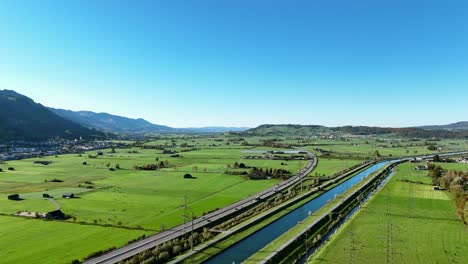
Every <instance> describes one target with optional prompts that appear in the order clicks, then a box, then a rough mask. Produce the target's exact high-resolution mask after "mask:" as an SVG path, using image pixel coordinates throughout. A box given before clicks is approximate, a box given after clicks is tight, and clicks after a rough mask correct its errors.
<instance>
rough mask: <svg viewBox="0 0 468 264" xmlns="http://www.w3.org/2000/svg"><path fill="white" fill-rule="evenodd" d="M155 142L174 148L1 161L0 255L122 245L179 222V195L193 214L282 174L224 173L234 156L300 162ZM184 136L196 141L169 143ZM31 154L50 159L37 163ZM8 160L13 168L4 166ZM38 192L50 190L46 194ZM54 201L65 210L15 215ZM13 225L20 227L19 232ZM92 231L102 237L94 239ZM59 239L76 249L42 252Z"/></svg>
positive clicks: (219, 146)
mask: <svg viewBox="0 0 468 264" xmlns="http://www.w3.org/2000/svg"><path fill="white" fill-rule="evenodd" d="M194 140H195V142H193V141H194ZM117 143H118V142H117ZM161 143H162V144H166V143H167V144H168V146H171V147H168V149H170V150H172V151H175V152H177V154H178V155H179V156H178V157H171V155H173V154H163V153H162V150H159V149H142V148H136V147H134V148H117V149H115V151H112V150H111V149H106V150H103V151H102V152H103V153H102V155H98V151H92V152H88V153H83V154H69V155H59V156H48V157H42V158H34V159H25V160H17V161H8V162H7V163H5V164H0V168H2V170H3V172H0V214H1V216H0V218H1V219H0V222H1V224H0V234H1V236H2V243H4V244H2V245H0V248H1V250H0V257H1V258H2V260H5V261H6V260H7V261H8V262H7V263H17V262H18V260H19V259H17V258H19V257H21V260H26V259H27V260H30V261H28V262H34V263H66V262H70V261H71V260H73V259H82V258H84V257H86V256H88V255H89V254H91V253H93V252H96V251H99V250H105V249H108V248H111V247H118V246H122V245H124V244H125V243H126V242H128V241H130V240H132V239H136V238H138V237H140V236H141V235H143V234H144V235H149V234H154V233H156V232H158V231H160V230H163V229H167V228H170V227H172V226H175V225H177V224H180V223H183V221H184V220H183V217H182V215H183V204H184V201H185V200H184V196H185V195H186V197H187V202H188V206H189V210H190V211H191V212H193V213H194V216H201V215H202V214H204V213H207V212H209V211H212V210H215V209H216V208H221V207H224V206H226V205H229V204H231V203H234V202H236V201H238V200H240V199H243V198H245V197H248V196H250V195H253V194H254V193H257V192H259V191H261V190H263V189H266V188H268V187H270V186H273V185H275V184H276V183H278V182H279V181H280V179H265V180H250V179H249V178H248V177H246V176H240V175H231V174H225V172H226V171H241V170H242V169H238V168H233V167H232V166H233V164H234V163H235V162H238V163H245V165H246V166H251V167H258V168H273V169H279V168H281V169H285V170H288V171H290V172H291V173H295V172H296V171H297V170H298V169H299V168H300V167H301V166H303V165H304V164H305V162H304V161H302V162H301V161H297V160H289V161H281V160H266V159H256V160H245V159H242V158H241V157H242V156H244V155H245V153H243V152H242V150H245V149H264V148H261V147H258V148H254V147H252V146H248V147H245V146H241V145H239V144H237V145H236V144H230V145H226V144H225V143H223V142H221V143H220V141H218V140H214V139H207V138H201V139H176V140H175V142H174V140H173V139H172V140H161V141H160V142H148V143H146V144H147V145H150V146H151V145H161ZM182 143H187V144H189V143H190V144H191V145H192V146H194V147H192V148H187V147H180V146H175V147H173V145H176V144H177V145H181V144H182ZM34 161H51V163H50V164H49V165H42V164H36V163H34ZM160 162H163V163H165V164H166V165H167V167H166V168H162V169H158V170H151V171H145V170H137V169H135V167H138V166H144V165H146V164H159V163H160ZM10 167H12V168H14V170H8V168H10ZM111 169H112V170H111ZM185 174H191V175H192V176H193V178H190V179H186V178H184V175H185ZM44 193H47V194H48V195H50V196H52V197H54V198H53V199H44V198H43V194H44ZM64 193H73V194H74V195H75V196H76V197H77V198H73V199H68V198H62V195H63V194H64ZM10 194H19V195H20V197H21V199H22V200H19V201H11V200H8V199H7V196H8V195H10ZM56 209H60V210H61V211H62V212H64V213H65V214H67V215H69V216H71V217H70V218H69V219H67V220H64V221H45V220H39V219H28V218H22V217H18V216H13V215H14V214H16V213H18V212H24V211H27V212H31V213H32V214H33V215H34V214H35V213H46V212H50V211H54V210H56ZM65 229H66V231H63V232H62V230H65ZM11 230H23V231H21V234H20V235H21V237H19V234H18V233H15V232H11ZM28 234H30V236H29V237H28ZM41 236H46V237H47V241H48V240H54V241H57V242H55V243H50V244H47V245H46V243H45V242H44V241H45V240H44V239H37V238H38V237H41ZM65 236H66V237H65ZM96 237H106V239H98V240H97V239H95V238H96ZM17 239H21V240H24V241H28V244H27V245H25V244H24V243H15V241H16V240H17ZM88 240H89V243H88ZM62 243H63V245H67V246H69V247H73V248H76V250H69V251H67V250H65V249H64V250H58V251H57V252H66V254H61V255H57V256H56V259H54V258H52V259H51V258H48V257H47V258H45V256H49V254H51V250H52V249H54V248H59V249H60V245H59V244H62ZM13 244H15V245H14V246H13ZM34 244H37V245H40V246H34ZM6 245H11V246H6ZM25 247H28V248H34V249H35V250H30V252H29V253H28V255H27V256H24V255H23V254H18V253H17V252H18V250H24V249H25ZM36 249H37V250H36ZM15 252H16V253H15ZM15 258H16V259H15ZM59 260H60V261H59Z"/></svg>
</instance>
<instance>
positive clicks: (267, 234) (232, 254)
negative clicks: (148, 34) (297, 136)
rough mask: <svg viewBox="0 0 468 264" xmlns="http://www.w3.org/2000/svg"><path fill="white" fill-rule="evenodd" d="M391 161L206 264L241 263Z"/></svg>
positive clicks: (356, 176) (299, 209) (316, 200)
mask: <svg viewBox="0 0 468 264" xmlns="http://www.w3.org/2000/svg"><path fill="white" fill-rule="evenodd" d="M388 163H389V161H383V162H379V163H377V164H374V165H372V166H371V167H369V168H367V169H365V170H363V171H361V172H359V173H357V174H356V175H354V176H352V177H351V178H349V179H348V180H346V181H344V182H342V183H341V184H339V185H337V186H335V187H334V188H333V189H331V190H329V191H327V192H325V193H323V194H322V195H320V196H318V197H316V198H315V199H313V200H311V201H309V202H307V203H305V204H304V205H302V206H301V207H298V208H297V209H295V210H293V211H291V212H290V213H288V214H286V215H284V216H283V217H281V218H279V219H278V220H276V221H274V222H272V223H271V224H269V225H267V226H265V227H264V228H262V229H260V230H258V231H257V232H255V233H253V234H251V235H250V236H248V237H246V238H245V239H243V240H241V241H240V242H238V243H237V244H234V245H233V246H231V247H229V248H227V249H226V250H224V251H222V252H220V253H219V254H217V255H215V256H213V257H212V258H210V259H208V260H207V261H205V262H204V263H205V264H233V263H241V262H242V261H245V260H246V259H247V258H249V257H250V256H251V255H253V254H255V253H256V252H258V251H259V250H261V249H262V248H263V247H265V246H266V245H268V244H270V243H271V242H272V241H273V240H275V239H276V238H278V237H279V236H281V235H282V234H283V233H285V232H286V231H288V230H289V229H291V228H292V227H294V226H295V225H297V224H298V222H300V221H303V220H304V219H305V218H307V216H308V214H309V212H311V213H314V212H315V211H317V210H318V209H320V208H322V207H323V206H324V205H326V204H327V202H328V201H330V200H332V199H333V198H334V197H335V196H336V195H340V194H343V193H344V192H346V191H347V190H348V189H349V188H351V187H352V186H354V185H355V184H356V183H359V182H360V181H362V180H363V179H364V178H366V177H367V176H369V175H370V174H372V173H373V172H375V171H377V170H379V169H380V168H382V167H383V166H385V165H386V164H388Z"/></svg>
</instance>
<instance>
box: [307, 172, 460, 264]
mask: <svg viewBox="0 0 468 264" xmlns="http://www.w3.org/2000/svg"><path fill="white" fill-rule="evenodd" d="M437 165H441V166H443V167H444V169H457V170H468V164H454V163H449V164H447V163H438V164H437ZM427 174H428V172H427V171H419V170H415V164H413V163H406V164H403V165H400V166H398V167H397V172H396V174H395V175H394V176H393V177H392V178H391V179H390V181H389V182H388V183H387V184H386V185H385V186H384V188H382V189H381V190H380V191H378V193H377V194H376V195H375V196H374V197H373V198H371V200H370V201H369V202H367V203H366V204H365V206H364V207H363V208H362V209H360V211H359V212H358V213H357V214H356V215H355V216H354V217H353V218H352V219H351V220H350V221H348V223H346V224H345V225H344V227H343V228H341V229H339V231H338V232H337V233H336V234H334V235H333V236H332V237H331V240H330V241H329V242H328V243H327V244H326V245H325V246H324V247H322V248H321V249H320V250H319V251H318V252H317V253H316V254H315V255H314V256H313V257H312V258H311V259H309V262H308V263H350V262H352V263H385V262H386V259H387V256H388V257H389V258H390V259H392V260H393V262H394V263H467V262H468V255H467V254H466V252H468V239H467V238H468V228H467V227H466V225H464V224H463V223H462V221H461V220H460V219H459V218H458V217H457V216H456V215H455V204H454V201H453V200H452V199H451V195H450V193H448V192H445V191H438V190H433V189H432V185H431V178H429V177H428V176H427ZM402 180H403V181H402ZM406 180H410V181H412V182H419V183H411V182H407V181H406ZM388 213H389V214H390V217H389V216H388ZM389 234H390V235H389ZM389 240H391V241H392V243H391V244H392V246H391V247H389V246H388V241H389ZM387 252H389V254H388V255H387Z"/></svg>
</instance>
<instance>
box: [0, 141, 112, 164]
mask: <svg viewBox="0 0 468 264" xmlns="http://www.w3.org/2000/svg"><path fill="white" fill-rule="evenodd" d="M109 146H110V144H109V143H108V142H94V141H92V142H84V141H81V140H68V141H57V142H55V141H44V142H22V141H16V142H12V143H9V144H2V145H0V160H20V159H28V158H35V157H42V156H55V155H59V154H64V153H82V152H85V151H90V150H97V149H105V148H108V147H109Z"/></svg>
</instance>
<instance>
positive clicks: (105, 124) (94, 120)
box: [49, 108, 248, 134]
mask: <svg viewBox="0 0 468 264" xmlns="http://www.w3.org/2000/svg"><path fill="white" fill-rule="evenodd" d="M49 109H50V110H51V111H53V112H54V113H55V114H57V115H59V116H61V117H63V118H65V119H68V120H70V121H73V122H75V123H78V124H81V125H83V126H86V127H89V128H95V129H98V130H101V131H107V132H114V133H130V134H135V133H138V134H169V133H224V132H228V131H244V130H247V129H248V128H242V127H241V128H238V127H200V128H173V127H168V126H163V125H156V124H153V123H150V122H148V121H146V120H145V119H141V118H138V119H132V118H127V117H123V116H117V115H111V114H108V113H95V112H91V111H70V110H63V109H55V108H49Z"/></svg>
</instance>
